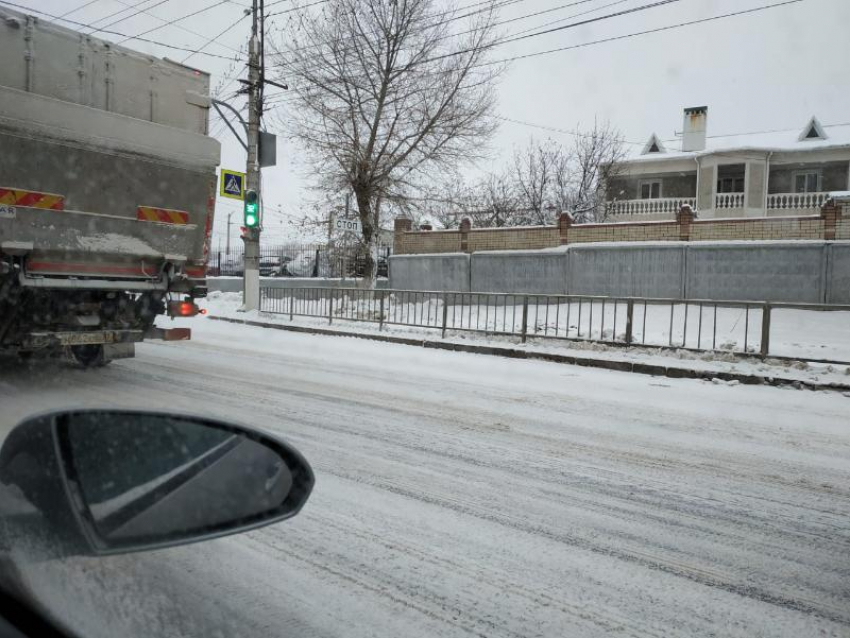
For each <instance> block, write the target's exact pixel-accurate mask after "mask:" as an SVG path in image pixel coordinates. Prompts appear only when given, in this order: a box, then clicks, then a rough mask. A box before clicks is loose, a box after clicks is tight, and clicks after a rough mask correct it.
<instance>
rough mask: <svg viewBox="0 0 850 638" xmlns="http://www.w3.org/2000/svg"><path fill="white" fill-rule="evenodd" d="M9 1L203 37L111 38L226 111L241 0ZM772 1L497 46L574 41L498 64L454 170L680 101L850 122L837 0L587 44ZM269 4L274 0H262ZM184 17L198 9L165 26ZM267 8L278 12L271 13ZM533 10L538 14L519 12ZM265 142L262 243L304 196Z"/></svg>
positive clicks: (516, 49) (715, 111) (666, 116)
mask: <svg viewBox="0 0 850 638" xmlns="http://www.w3.org/2000/svg"><path fill="white" fill-rule="evenodd" d="M9 1H13V2H15V3H16V4H19V5H23V6H26V7H28V8H30V9H33V10H35V11H41V12H44V13H46V14H50V15H53V16H61V15H64V17H65V18H66V19H67V20H74V21H76V22H79V23H84V24H92V25H94V27H98V26H99V27H101V28H107V25H110V26H108V30H110V31H115V32H119V33H122V34H126V35H142V34H143V32H147V31H150V32H149V33H147V34H145V35H144V36H143V37H146V38H148V39H152V40H157V41H159V42H163V43H167V44H170V45H173V46H176V47H183V48H186V49H189V50H196V49H198V48H199V47H202V45H204V46H203V48H201V53H198V54H195V55H191V57H188V58H187V56H189V55H190V54H189V53H188V52H185V51H180V50H175V49H169V48H166V47H163V46H159V45H157V44H153V43H151V42H144V41H140V40H136V39H134V40H128V41H127V42H124V43H123V46H129V47H131V48H134V49H137V50H140V51H143V52H145V53H150V54H152V55H156V56H160V57H168V58H170V59H174V60H176V61H178V62H183V61H184V60H185V64H187V65H190V66H195V67H197V68H199V69H202V70H204V71H207V72H209V73H210V74H211V86H212V87H213V89H216V88H218V89H223V90H221V97H222V98H223V99H224V98H227V99H228V101H230V102H231V103H233V104H234V105H235V106H237V107H240V106H241V105H242V103H243V102H244V99H243V98H241V97H233V93H234V91H235V90H236V88H237V87H238V84H237V83H236V82H235V81H234V80H235V78H236V77H243V78H244V77H246V70H245V66H244V58H245V55H244V50H245V43H246V42H247V39H248V35H249V30H250V20H249V19H248V18H247V17H244V11H245V8H246V7H247V6H248V5H249V4H250V2H249V0H141V1H140V0H9ZM435 1H437V2H440V0H435ZM476 1H477V0H456V4H457V5H458V6H460V7H463V6H465V5H471V4H476ZM781 1H782V0H674V1H672V2H669V3H666V4H663V5H662V6H657V7H654V8H651V9H647V10H644V11H640V12H636V13H631V14H628V15H624V16H620V17H615V18H610V19H605V20H601V21H598V22H595V23H591V24H587V25H584V26H579V27H575V28H570V29H564V30H560V31H556V32H553V33H549V34H546V35H541V36H537V37H533V38H528V39H525V40H522V41H519V42H513V43H508V44H505V45H502V46H500V47H498V48H497V49H496V50H495V51H494V58H498V59H502V58H509V57H513V56H521V55H526V54H530V53H535V52H540V51H547V50H550V49H557V48H563V47H574V46H576V45H579V46H578V48H572V49H567V50H563V51H558V52H554V53H548V54H545V55H538V56H534V57H529V58H526V59H521V60H515V61H514V62H512V63H511V64H510V66H509V68H508V70H507V72H506V74H505V75H504V77H503V78H502V80H501V83H500V85H499V87H498V97H499V105H498V115H499V117H500V118H503V119H500V129H499V131H498V133H497V134H496V136H495V138H494V140H493V143H492V146H491V159H490V160H487V161H485V162H482V163H481V164H480V165H478V166H475V167H468V168H467V169H466V171H465V172H466V174H468V175H473V174H475V172H476V171H484V170H488V169H492V168H495V167H497V166H499V165H500V164H502V163H504V162H505V161H507V160H508V158H509V156H510V154H511V152H512V150H513V148H514V147H515V146H518V145H523V144H525V143H526V142H527V141H528V139H529V137H530V136H532V135H533V136H535V137H537V138H541V139H542V138H546V137H551V138H553V139H555V140H557V141H559V142H562V143H564V144H571V143H572V139H573V138H572V136H571V135H570V134H569V133H568V132H566V131H570V130H573V131H574V130H576V129H577V128H578V129H581V128H582V127H588V126H590V125H592V123H593V121H594V119H598V120H601V121H605V120H607V121H609V122H610V123H611V124H612V126H614V127H615V128H617V129H618V130H619V131H620V132H621V134H622V136H623V138H624V139H625V140H627V144H629V146H630V148H636V149H638V150H639V149H640V147H642V146H643V145H644V144H645V142H646V141H647V139H649V136H650V135H651V134H652V133H653V132H655V133H657V134H658V135H659V137H660V138H661V139H662V140H675V139H676V133H677V132H679V131H681V128H682V109H683V108H685V107H688V106H701V105H707V106H708V107H709V115H708V134H709V135H719V134H733V133H744V132H755V131H764V130H774V129H795V130H800V129H802V128H803V127H804V126H805V124H806V123H807V122H808V120H809V118H810V117H811V116H812V115H816V116H817V117H818V118H819V119H820V121H821V122H822V123H823V124H824V125H830V124H838V123H846V122H850V91H848V90H847V88H846V87H845V86H843V85H842V84H841V82H842V80H844V78H845V77H846V68H847V61H848V60H850V38H848V37H847V34H846V25H848V24H850V1H848V0H801V1H799V2H797V3H794V4H789V5H786V6H781V7H777V8H773V9H769V10H766V11H760V12H755V13H751V14H748V15H743V16H735V17H729V18H725V19H720V20H715V21H709V22H704V23H701V24H696V25H691V26H684V27H681V28H675V29H670V30H665V31H661V32H657V33H651V34H646V35H638V36H634V37H625V38H622V39H619V40H616V41H608V42H601V43H598V44H593V42H595V41H598V40H605V39H608V38H615V37H620V36H628V35H629V34H634V33H637V32H640V31H646V30H650V29H657V28H659V27H665V26H670V25H677V24H680V23H683V22H690V21H694V20H700V19H705V18H709V17H712V16H718V15H722V14H726V13H732V12H739V11H743V10H746V9H750V8H755V7H760V6H764V5H769V4H775V3H777V2H781ZM266 2H267V5H269V9H268V11H267V13H268V14H269V15H270V18H269V22H268V32H269V37H270V38H271V39H274V38H275V37H276V34H277V33H278V31H279V29H280V27H281V26H283V25H284V24H285V22H286V21H291V20H294V19H297V16H298V11H296V10H293V9H292V7H293V6H294V5H293V0H266ZM272 2H275V3H276V4H275V6H273V7H272V6H271V3H272ZM650 2H652V0H581V1H577V0H515V1H514V2H513V3H512V4H510V5H508V6H505V7H503V8H502V10H501V13H500V18H499V19H500V21H506V20H513V21H512V22H510V23H508V24H505V25H503V26H501V27H500V29H502V32H503V33H504V34H506V35H509V34H511V33H515V32H518V31H525V30H528V29H535V28H537V27H540V28H544V27H543V26H542V25H548V23H550V22H552V21H555V20H558V21H560V22H558V23H557V24H556V25H549V26H547V27H545V28H551V26H560V25H564V24H570V23H573V22H577V21H581V20H586V19H588V18H592V17H598V16H605V15H607V14H610V13H614V12H619V11H622V10H624V9H628V8H632V7H638V6H641V5H645V4H648V3H650ZM2 3H3V0H0V4H2ZM300 4H302V5H303V4H304V3H303V2H301V3H300ZM567 5H572V6H567ZM195 12H199V13H197V15H193V16H191V17H188V18H186V19H183V20H178V19H179V18H182V17H184V16H188V15H190V14H193V13H195ZM275 12H280V13H278V15H276V16H272V14H274V13H275ZM284 12H286V13H284ZM539 12H546V13H544V14H541V15H536V16H530V14H536V13H539ZM42 17H43V18H44V19H49V18H47V17H45V16H42ZM174 21H176V22H174ZM168 23H172V24H168ZM64 24H65V26H69V27H71V28H80V27H79V25H74V24H71V23H68V22H65V23H64ZM81 30H83V31H85V32H92V29H81ZM219 34H221V35H220V37H216V36H219ZM94 35H96V36H97V37H102V38H104V39H106V40H112V41H116V40H121V39H122V38H121V37H119V36H116V35H114V34H107V33H103V32H96V33H94ZM207 53H209V54H212V55H207ZM237 56H238V58H239V59H238V61H237V60H236V59H235V58H236V57H237ZM283 80H284V81H286V78H283ZM275 93H279V91H278V90H277V89H272V88H270V89H267V95H269V96H271V95H274V94H275ZM277 101H278V102H279V101H280V100H277ZM272 102H274V100H272ZM285 109H286V106H285V104H278V105H276V106H274V108H273V109H272V110H271V111H270V117H269V119H268V123H269V125H270V126H271V125H273V123H274V121H275V119H276V118H285V117H286V112H285ZM510 120H513V121H510ZM552 129H560V131H558V130H552ZM211 132H212V133H213V134H214V135H215V136H216V137H217V138H218V139H219V140H220V141H221V143H222V166H223V167H224V168H228V169H234V170H244V166H245V154H244V151H243V149H242V147H241V146H240V145H239V143H238V142H236V141H235V140H234V139H233V136H232V134H231V133H230V132H229V131H228V130H227V129H226V128H225V127H224V126H223V125H222V123H221V122H220V121H219V118H218V117H217V116H215V115H213V116H212V118H211ZM277 150H278V166H276V167H273V168H267V169H264V170H263V198H264V205H265V221H264V225H265V229H264V234H263V240H262V241H263V242H267V243H280V242H282V241H284V240H297V239H299V238H302V239H303V238H305V235H304V234H303V231H301V230H300V228H299V224H298V223H297V221H298V220H299V219H300V218H301V217H302V214H303V211H304V210H305V203H306V202H307V201H309V200H310V199H311V197H312V194H311V193H310V192H309V190H308V186H309V170H308V169H306V168H305V166H304V163H303V161H301V158H300V157H299V153H298V149H297V148H296V147H294V146H293V145H292V144H291V143H290V142H288V141H286V140H284V139H281V138H279V141H278V149H277ZM231 212H233V213H234V215H233V221H234V222H236V221H237V220H238V219H239V217H240V216H241V205H240V203H239V202H236V201H233V200H226V199H220V200H219V202H218V205H217V213H216V224H215V228H214V240H213V244H214V246H217V245H218V243H219V242H222V243H223V242H224V237H225V233H226V232H227V231H226V228H227V216H228V213H231ZM231 232H232V235H231V237H232V241H238V240H237V239H236V235H237V233H238V227H237V226H236V225H235V223H234V226H232V228H231Z"/></svg>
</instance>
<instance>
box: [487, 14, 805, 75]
mask: <svg viewBox="0 0 850 638" xmlns="http://www.w3.org/2000/svg"><path fill="white" fill-rule="evenodd" d="M803 1H804V0H785V2H776V3H774V4H766V5H761V6H758V7H752V8H750V9H745V10H743V11H733V12H731V13H724V14H721V15H716V16H711V17H708V18H700V19H698V20H689V21H687V22H679V23H677V24H671V25H668V26H664V27H657V28H655V29H647V30H646V31H636V32H634V33H627V34H625V35H618V36H614V37H611V38H603V39H601V40H592V41H590V42H582V43H581V44H574V45H571V46H566V47H559V48H557V49H548V50H546V51H536V52H534V53H528V54H525V55H515V56H513V57H510V58H503V59H501V60H493V61H488V62H482V63H481V64H480V65H477V66H491V65H494V64H505V63H507V62H514V61H516V60H525V59H528V58H535V57H537V56H540V55H547V54H549V53H559V52H561V51H571V50H573V49H581V48H584V47H589V46H594V45H597V44H605V43H607V42H616V41H618V40H626V39H628V38H634V37H637V36H641V35H648V34H651V33H660V32H661V31H670V30H672V29H681V28H683V27H689V26H693V25H695V24H703V23H706V22H713V21H714V20H723V19H725V18H732V17H735V16H741V15H747V14H751V13H757V12H759V11H767V10H769V9H776V8H778V7H784V6H788V5H791V4H797V3H799V2H803Z"/></svg>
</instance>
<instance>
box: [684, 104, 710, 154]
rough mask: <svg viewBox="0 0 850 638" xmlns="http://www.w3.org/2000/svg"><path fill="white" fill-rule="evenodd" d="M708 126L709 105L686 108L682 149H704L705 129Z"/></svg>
mask: <svg viewBox="0 0 850 638" xmlns="http://www.w3.org/2000/svg"><path fill="white" fill-rule="evenodd" d="M707 126H708V107H707V106H692V107H690V108H687V109H685V123H684V125H683V128H682V150H683V151H704V150H705V130H706V128H707Z"/></svg>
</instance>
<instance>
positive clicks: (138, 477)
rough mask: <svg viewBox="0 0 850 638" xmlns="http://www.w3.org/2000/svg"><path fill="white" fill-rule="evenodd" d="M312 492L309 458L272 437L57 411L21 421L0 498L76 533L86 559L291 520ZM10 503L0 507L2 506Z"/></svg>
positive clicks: (0, 477) (176, 420) (145, 417)
mask: <svg viewBox="0 0 850 638" xmlns="http://www.w3.org/2000/svg"><path fill="white" fill-rule="evenodd" d="M313 483H314V477H313V472H312V470H311V468H310V465H309V464H308V463H307V461H306V460H305V459H304V457H302V456H301V454H300V453H299V452H298V451H297V450H296V449H295V448H293V447H292V446H290V445H289V444H287V443H286V442H284V441H282V440H280V439H278V438H277V437H274V436H271V435H268V434H265V433H261V432H258V431H256V430H253V429H250V428H246V427H240V426H237V425H233V424H229V423H224V422H221V421H216V420H212V419H208V418H203V417H197V416H188V415H182V414H172V413H161V412H146V411H133V410H112V409H105V410H71V411H65V412H55V413H50V414H46V415H42V416H38V417H35V418H31V419H28V420H26V421H24V422H22V423H21V424H19V425H18V426H17V427H16V428H15V429H14V430H13V431H12V432H11V433H10V434H9V436H8V437H7V438H6V441H5V442H4V444H3V446H2V449H0V492H3V491H4V490H5V493H6V495H7V497H8V494H10V493H13V494H14V495H17V498H18V501H20V500H22V499H23V500H24V501H26V502H27V503H28V505H30V506H31V507H30V508H29V511H32V510H33V509H34V510H36V511H38V513H39V514H40V515H42V516H43V518H44V519H46V521H47V524H48V526H49V527H50V528H51V531H55V532H57V534H58V535H62V536H64V537H66V539H67V536H68V534H69V533H70V534H71V535H72V536H74V537H75V538H74V539H73V541H74V543H75V544H77V545H82V546H83V547H84V553H92V554H98V555H100V554H118V553H126V552H133V551H142V550H149V549H157V548H163V547H171V546H175V545H182V544H185V543H192V542H197V541H202V540H207V539H211V538H216V537H220V536H226V535H229V534H236V533H239V532H243V531H246V530H250V529H254V528H257V527H262V526H264V525H268V524H270V523H275V522H277V521H282V520H285V519H287V518H291V517H292V516H295V515H296V514H297V513H298V512H299V510H300V509H301V508H302V507H303V505H304V503H305V502H306V501H307V499H308V497H309V495H310V492H311V490H312V488H313ZM9 502H10V499H9V498H6V499H5V500H3V499H0V508H2V504H3V503H9ZM17 511H18V512H22V511H27V508H18V510H17ZM9 514H13V513H10V512H3V511H0V516H2V517H4V518H6V517H7V515H9Z"/></svg>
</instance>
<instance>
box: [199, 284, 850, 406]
mask: <svg viewBox="0 0 850 638" xmlns="http://www.w3.org/2000/svg"><path fill="white" fill-rule="evenodd" d="M203 305H204V306H205V307H206V309H207V310H208V313H209V315H210V316H212V317H221V318H226V319H235V320H239V321H250V322H259V323H265V324H272V325H276V326H297V327H302V328H312V329H316V330H328V329H333V330H334V331H337V332H344V333H348V334H352V335H363V336H381V337H387V336H389V337H399V338H404V339H416V340H417V341H419V340H422V341H429V342H440V343H446V344H463V345H469V344H473V345H478V346H485V347H488V348H501V349H505V354H510V352H516V351H520V352H525V353H530V354H531V353H535V354H541V355H555V356H559V355H560V356H565V357H571V358H575V359H576V360H578V361H579V362H585V363H588V364H591V362H593V361H596V362H599V361H602V362H612V363H617V362H622V363H624V364H644V366H657V367H660V368H665V369H673V371H674V372H671V373H670V376H673V374H674V373H675V374H678V373H679V371H681V373H682V375H683V376H686V375H687V373H688V371H694V372H696V373H699V376H701V377H706V376H707V375H710V374H716V375H717V378H715V379H714V381H715V382H716V383H720V382H724V381H722V378H723V377H733V378H731V379H727V380H726V381H725V382H726V383H731V384H735V383H738V382H739V381H738V380H737V379H738V378H739V377H740V378H744V377H750V380H751V381H752V380H755V379H757V378H761V379H763V380H764V382H766V383H771V382H777V381H783V382H786V383H788V382H790V383H794V382H799V383H798V384H797V385H798V387H803V386H808V387H822V388H830V387H832V388H833V389H842V390H843V389H844V388H848V389H850V366H846V365H834V364H824V363H815V362H811V361H807V360H805V359H803V358H800V359H797V360H794V359H786V358H782V359H780V358H776V357H768V358H765V359H760V358H757V357H748V356H742V355H737V354H734V353H732V352H722V351H721V352H694V351H692V350H685V349H676V348H667V349H661V348H656V347H652V348H648V347H636V346H633V347H622V346H611V345H606V344H601V343H595V342H590V341H575V340H566V339H542V338H537V339H535V338H530V339H529V341H528V342H527V343H521V341H520V339H519V338H518V337H507V336H493V335H485V334H482V333H474V332H461V331H449V332H448V333H447V335H446V338H445V339H441V338H440V331H439V330H435V329H429V328H417V327H407V326H394V325H385V326H384V327H383V328H379V326H378V325H377V324H375V323H369V322H360V321H347V320H344V319H338V318H334V321H333V323H332V325H329V322H328V320H327V319H326V318H324V317H305V316H297V315H296V316H295V317H294V318H293V319H291V320H290V318H289V316H288V315H283V314H275V313H267V312H257V311H251V312H240V311H239V308H240V306H241V305H242V295H241V293H216V292H212V293H210V296H209V297H208V298H207V300H206V302H205V303H204V304H203ZM805 333H806V331H805V330H803V329H802V328H801V327H800V326H797V329H796V330H788V331H781V330H777V331H776V334H774V342H773V343H774V346H775V347H776V348H777V349H779V350H780V351H781V349H782V346H783V345H786V346H787V347H786V348H785V350H787V351H794V348H793V345H795V344H794V342H793V341H791V342H788V343H787V344H786V343H785V342H786V341H789V339H792V340H797V341H799V339H800V335H805ZM813 341H814V340H813ZM598 365H600V366H601V365H604V363H600V364H598ZM709 378H710V377H709Z"/></svg>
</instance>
